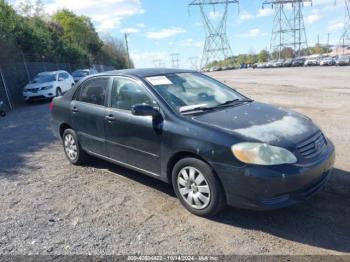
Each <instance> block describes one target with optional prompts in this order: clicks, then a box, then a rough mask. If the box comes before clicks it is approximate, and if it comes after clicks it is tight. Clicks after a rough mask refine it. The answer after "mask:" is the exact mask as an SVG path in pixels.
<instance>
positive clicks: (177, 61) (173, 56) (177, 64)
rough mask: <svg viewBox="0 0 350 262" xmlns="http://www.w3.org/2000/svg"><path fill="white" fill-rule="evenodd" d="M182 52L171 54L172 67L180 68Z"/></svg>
mask: <svg viewBox="0 0 350 262" xmlns="http://www.w3.org/2000/svg"><path fill="white" fill-rule="evenodd" d="M179 56H180V54H179V53H173V54H170V57H171V61H170V62H171V67H172V68H179V67H180V58H179Z"/></svg>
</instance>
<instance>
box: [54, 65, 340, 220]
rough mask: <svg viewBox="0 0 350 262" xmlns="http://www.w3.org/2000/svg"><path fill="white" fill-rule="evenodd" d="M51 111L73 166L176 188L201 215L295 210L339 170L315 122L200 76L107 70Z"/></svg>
mask: <svg viewBox="0 0 350 262" xmlns="http://www.w3.org/2000/svg"><path fill="white" fill-rule="evenodd" d="M50 108H51V112H52V125H53V129H54V131H55V132H56V133H57V135H58V136H59V137H60V139H61V140H62V142H63V148H64V152H65V154H66V156H67V158H68V160H69V161H70V162H71V163H72V164H76V165H77V164H83V163H86V161H88V159H89V157H91V156H94V157H98V158H101V159H104V160H106V161H110V162H112V163H115V164H118V165H121V166H124V167H127V168H130V169H134V170H136V171H139V172H140V173H143V174H146V175H149V176H152V177H154V178H157V179H159V180H162V181H164V182H167V183H170V184H171V185H172V186H173V188H174V191H175V193H176V195H177V196H178V198H179V200H180V201H181V203H182V204H183V205H184V207H185V208H187V209H188V210H189V211H190V212H192V213H194V214H196V215H200V216H212V215H215V214H216V213H217V212H219V211H220V210H222V209H223V208H224V207H225V206H226V205H229V206H236V207H241V208H248V209H255V210H266V209H274V208H280V207H285V206H288V205H292V204H295V203H299V202H301V201H303V200H306V199H308V198H309V197H311V196H312V195H314V194H315V193H316V192H317V191H319V189H321V188H322V187H323V185H324V184H325V182H326V181H327V179H328V177H329V175H330V173H331V169H332V166H333V164H334V155H335V153H334V152H335V150H334V146H333V144H332V142H331V141H330V140H329V139H328V138H327V136H326V135H325V134H324V133H323V132H322V131H321V130H320V129H319V128H318V127H317V125H316V124H314V123H313V122H312V120H311V119H310V118H308V117H306V116H304V115H302V114H299V113H296V112H292V111H289V110H287V109H283V108H280V107H275V106H272V105H268V104H264V103H260V102H256V101H253V100H252V99H249V98H248V97H246V96H244V95H242V94H240V93H239V92H237V91H236V90H234V89H232V88H230V87H228V86H226V85H225V84H223V83H221V82H219V81H217V80H215V79H213V78H211V77H209V76H207V75H204V74H201V73H199V72H195V71H188V70H172V69H132V70H121V71H113V72H105V73H103V74H98V75H94V76H91V77H88V78H86V79H85V80H84V81H83V82H81V83H80V84H79V85H78V86H74V87H73V88H72V89H71V90H69V91H68V92H67V93H66V94H65V95H64V96H62V97H58V98H55V99H54V100H53V101H52V103H51V104H50ZM117 193H118V192H116V194H117Z"/></svg>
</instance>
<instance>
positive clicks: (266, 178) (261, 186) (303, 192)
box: [213, 141, 335, 210]
mask: <svg viewBox="0 0 350 262" xmlns="http://www.w3.org/2000/svg"><path fill="white" fill-rule="evenodd" d="M334 161H335V150H334V145H333V144H332V142H331V141H328V145H327V148H326V149H325V151H324V152H323V153H322V154H321V155H319V156H318V158H317V160H314V161H313V162H312V163H308V164H303V165H298V164H295V165H280V166H257V165H246V166H244V167H232V166H229V165H225V164H222V163H220V164H219V163H214V164H213V166H214V169H215V171H216V172H217V174H218V176H219V178H220V180H221V182H222V185H223V187H224V190H225V194H226V200H227V204H228V205H230V206H235V207H241V208H247V209H254V210H268V209H275V208H281V207H285V206H289V205H293V204H296V203H299V202H302V201H304V200H307V199H308V198H310V197H311V196H312V195H314V194H315V193H316V192H318V191H319V190H320V189H321V188H322V187H323V185H324V184H325V183H326V181H327V180H328V178H329V176H330V174H331V171H332V167H333V165H334Z"/></svg>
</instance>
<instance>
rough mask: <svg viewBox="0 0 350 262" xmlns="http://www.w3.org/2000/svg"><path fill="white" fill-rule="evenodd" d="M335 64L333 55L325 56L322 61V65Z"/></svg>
mask: <svg viewBox="0 0 350 262" xmlns="http://www.w3.org/2000/svg"><path fill="white" fill-rule="evenodd" d="M333 65H335V60H334V58H332V57H325V58H323V59H322V60H321V61H320V66H333Z"/></svg>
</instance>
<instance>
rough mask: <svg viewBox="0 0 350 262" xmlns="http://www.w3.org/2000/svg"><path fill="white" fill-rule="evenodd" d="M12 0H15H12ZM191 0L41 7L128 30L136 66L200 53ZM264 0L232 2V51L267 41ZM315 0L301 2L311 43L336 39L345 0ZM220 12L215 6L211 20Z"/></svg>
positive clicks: (269, 17) (88, 1)
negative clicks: (71, 12) (174, 54)
mask: <svg viewBox="0 0 350 262" xmlns="http://www.w3.org/2000/svg"><path fill="white" fill-rule="evenodd" d="M10 2H11V3H13V4H14V5H16V2H17V3H18V2H19V1H15V0H12V1H10ZM189 2H190V0H97V1H96V0H84V1H72V0H44V1H43V3H44V4H45V9H46V11H47V12H49V13H52V12H54V11H55V10H58V9H61V8H63V7H64V8H67V9H70V10H72V11H74V12H75V13H77V14H82V15H87V16H89V17H91V18H92V21H93V23H94V25H95V27H96V29H97V30H98V32H99V33H100V34H101V35H103V34H105V33H107V34H111V35H113V36H117V37H120V38H121V37H123V33H124V32H127V33H129V34H130V35H129V45H130V53H131V56H132V58H133V60H134V62H135V65H136V66H137V67H153V65H154V63H153V60H154V59H163V61H164V63H165V65H168V66H170V65H171V64H170V56H169V55H170V54H171V53H180V65H181V66H182V67H188V66H189V61H188V58H189V57H194V56H198V57H200V56H201V53H202V49H203V40H204V30H203V26H202V20H201V17H200V12H199V10H198V9H197V8H195V7H192V8H191V9H189V8H188V3H189ZM262 2H263V1H262V0H241V3H240V6H239V8H238V6H236V5H231V6H230V10H229V16H228V21H227V34H228V37H229V41H230V44H231V47H232V51H233V53H234V54H235V55H236V54H240V53H251V52H258V51H259V50H261V49H265V48H268V47H269V45H270V34H271V30H272V21H273V11H272V10H271V9H269V8H265V9H262V8H261V7H262V6H261V5H262ZM334 2H335V1H334V0H314V1H313V6H310V4H306V5H305V7H304V20H305V25H306V31H307V34H308V42H309V45H312V44H314V43H315V42H316V41H317V35H320V42H323V43H326V42H327V35H328V33H330V42H331V43H338V42H339V39H340V36H341V34H342V30H343V26H344V25H343V23H344V14H345V11H344V0H337V5H335V4H334ZM219 15H220V10H218V9H217V10H215V12H212V13H211V15H210V18H211V19H212V21H214V22H215V19H218V18H217V17H218V16H219Z"/></svg>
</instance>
